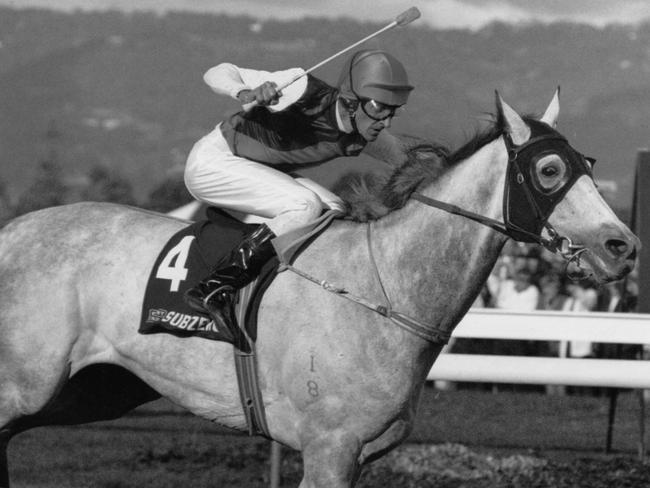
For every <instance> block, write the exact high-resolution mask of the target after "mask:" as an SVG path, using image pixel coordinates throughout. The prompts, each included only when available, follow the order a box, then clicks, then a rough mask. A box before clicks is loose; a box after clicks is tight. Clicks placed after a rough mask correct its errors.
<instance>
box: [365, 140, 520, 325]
mask: <svg viewBox="0 0 650 488" xmlns="http://www.w3.org/2000/svg"><path fill="white" fill-rule="evenodd" d="M506 165H507V156H506V154H505V146H504V144H503V142H502V140H501V139H497V140H496V141H494V142H492V143H490V144H488V145H486V146H484V147H483V148H482V149H480V150H479V151H478V152H477V153H475V154H474V155H473V156H472V157H470V158H468V159H467V160H465V161H462V162H460V163H458V164H457V165H456V166H455V167H454V168H451V169H450V170H449V171H448V172H446V173H445V174H444V175H442V177H441V178H440V179H439V180H437V181H436V182H434V183H433V184H431V185H430V186H429V187H428V188H426V189H425V190H424V191H423V193H425V194H426V195H427V196H429V197H431V198H435V199H437V200H440V201H444V202H447V203H451V204H454V205H457V206H460V207H462V208H464V209H466V210H469V211H473V212H475V213H478V214H481V215H484V216H486V217H491V218H495V219H498V220H500V221H502V215H503V211H502V199H503V188H504V181H505V169H506ZM373 231H374V232H373V247H374V248H375V250H376V251H375V252H376V257H377V262H378V268H379V272H380V275H381V277H382V280H383V281H384V286H385V287H386V291H387V294H388V295H389V298H390V300H391V301H392V302H393V307H394V308H395V309H396V310H400V311H402V312H405V313H409V314H410V315H412V316H414V317H416V318H420V319H421V320H423V321H426V322H429V323H434V324H436V325H439V326H442V327H443V328H445V329H446V330H451V329H452V328H453V327H454V326H455V324H456V323H457V322H458V320H460V318H461V317H462V315H463V314H464V313H465V312H466V310H467V308H469V307H470V306H471V304H472V302H473V301H474V300H475V299H476V296H477V295H478V293H479V292H480V291H481V287H482V286H483V284H484V283H485V281H486V279H487V277H488V275H489V273H490V271H491V269H492V267H493V266H494V264H495V262H496V259H497V257H498V255H499V252H500V251H501V248H502V247H503V244H504V243H505V241H506V238H505V237H504V236H502V235H501V234H499V233H497V232H495V231H493V230H492V229H490V228H488V227H486V226H483V225H481V224H478V223H476V222H473V221H470V220H469V219H467V218H465V217H461V216H457V215H452V214H450V213H447V212H444V211H442V210H439V209H436V208H431V207H428V206H426V205H423V204H422V203H419V202H415V201H411V202H410V203H409V204H408V205H407V206H406V207H405V208H404V209H402V210H400V211H398V212H396V213H394V214H392V215H389V216H388V217H386V218H385V219H382V220H380V221H379V222H377V223H376V224H375V225H374V228H373Z"/></svg>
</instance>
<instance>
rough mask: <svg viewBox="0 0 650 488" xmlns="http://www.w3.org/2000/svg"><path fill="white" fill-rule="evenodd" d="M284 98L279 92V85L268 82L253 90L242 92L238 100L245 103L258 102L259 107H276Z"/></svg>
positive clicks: (238, 95)
mask: <svg viewBox="0 0 650 488" xmlns="http://www.w3.org/2000/svg"><path fill="white" fill-rule="evenodd" d="M281 96H282V92H281V91H279V90H278V85H277V84H276V83H274V82H273V81H266V82H264V83H262V84H261V85H260V86H258V87H256V88H253V89H252V90H242V91H240V92H239V93H238V94H237V98H239V100H240V101H241V102H242V103H244V104H248V103H251V102H257V104H258V105H263V106H265V105H275V104H276V103H278V99H279V98H280V97H281Z"/></svg>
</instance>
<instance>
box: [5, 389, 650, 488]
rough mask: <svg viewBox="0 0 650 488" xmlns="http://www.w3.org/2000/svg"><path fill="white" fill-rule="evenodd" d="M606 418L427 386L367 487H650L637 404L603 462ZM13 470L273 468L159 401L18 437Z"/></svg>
mask: <svg viewBox="0 0 650 488" xmlns="http://www.w3.org/2000/svg"><path fill="white" fill-rule="evenodd" d="M608 408H609V400H608V399H607V397H593V396H581V395H568V396H551V395H543V394H540V393H513V392H507V391H501V392H500V393H498V394H493V393H489V392H481V391H467V390H464V391H438V390H435V389H434V388H431V387H426V388H425V390H424V393H423V396H422V401H421V403H420V408H419V412H418V419H417V422H416V425H415V428H414V431H413V433H412V435H411V436H410V438H409V440H408V441H407V442H406V443H405V444H404V445H402V446H401V447H400V448H398V449H396V450H395V451H393V452H392V453H390V454H389V455H387V456H386V457H385V458H383V459H381V460H379V461H377V462H375V463H373V464H371V465H370V466H369V467H366V469H365V470H364V474H363V475H362V478H361V481H360V483H359V485H358V486H361V487H364V488H370V487H417V488H428V487H431V488H434V487H435V488H488V487H499V488H501V487H503V488H506V487H508V488H510V487H512V488H518V487H521V488H524V487H525V488H533V487H548V488H565V487H566V488H570V487H571V488H572V487H589V488H599V487H603V488H605V487H607V488H609V487H613V486H616V487H650V466H649V465H646V464H644V463H642V462H640V461H639V460H638V458H637V449H638V442H639V408H640V407H639V400H638V396H637V395H636V393H634V392H629V391H626V392H623V393H622V394H621V395H620V397H619V401H618V408H617V412H616V423H615V425H614V436H613V443H612V448H613V453H611V454H604V453H603V450H604V446H605V438H606V430H607V414H608ZM648 410H650V409H648ZM648 410H646V421H647V420H648V417H650V414H649V413H648ZM9 463H10V474H11V478H12V482H13V484H12V486H13V487H17V488H54V487H56V488H73V487H74V488H86V487H98V488H127V487H129V488H130V487H133V488H135V487H138V488H144V487H157V488H167V487H169V488H171V487H179V486H185V487H190V486H191V487H197V488H203V487H217V486H218V487H220V488H235V487H237V488H239V487H246V488H257V487H260V488H261V487H267V486H268V485H269V466H270V465H269V443H268V441H266V440H264V439H260V438H248V437H246V436H244V435H241V434H237V433H233V432H232V431H229V430H225V429H223V428H220V427H219V426H216V425H213V424H211V423H210V422H208V421H205V420H202V419H199V418H196V417H194V416H191V415H188V414H185V413H184V412H183V411H182V410H180V409H178V408H175V407H174V406H172V405H170V404H169V403H167V402H165V401H162V400H161V401H158V402H154V403H152V404H149V405H146V406H143V407H141V408H139V409H138V410H136V411H135V412H133V413H132V414H130V415H129V416H127V417H124V418H122V419H119V420H116V421H112V422H99V423H94V424H86V425H80V426H72V427H46V428H39V429H34V430H31V431H28V432H25V433H23V434H20V435H19V436H17V437H16V438H15V439H13V440H12V442H11V444H10V449H9ZM301 470H302V467H301V461H300V457H299V455H298V453H295V452H293V451H290V450H289V449H284V450H283V459H282V486H287V487H295V486H298V484H299V481H300V478H301Z"/></svg>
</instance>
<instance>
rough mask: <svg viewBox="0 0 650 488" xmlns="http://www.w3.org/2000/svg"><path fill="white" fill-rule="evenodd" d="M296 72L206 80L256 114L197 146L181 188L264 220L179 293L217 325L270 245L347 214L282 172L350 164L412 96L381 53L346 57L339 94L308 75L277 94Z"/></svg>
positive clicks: (227, 124) (269, 253)
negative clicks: (322, 219) (329, 212)
mask: <svg viewBox="0 0 650 488" xmlns="http://www.w3.org/2000/svg"><path fill="white" fill-rule="evenodd" d="M302 73H304V70H302V69H300V68H294V69H290V70H286V71H277V72H266V71H256V70H251V69H245V68H239V67H237V66H234V65H233V64H229V63H223V64H219V65H217V66H215V67H213V68H210V69H209V70H208V71H207V72H206V73H205V75H204V80H205V82H206V83H207V84H208V85H209V86H210V88H212V90H214V91H215V92H216V93H219V94H222V95H229V96H231V97H233V98H236V99H237V100H239V101H240V102H242V103H243V104H248V103H251V102H255V103H256V106H255V107H254V108H252V109H251V110H249V111H245V110H242V111H240V112H238V113H236V114H234V115H232V116H230V117H229V118H228V119H226V120H225V121H223V122H221V123H220V124H219V125H217V127H216V128H215V129H214V130H213V131H212V132H210V133H209V134H208V135H206V136H205V137H203V138H202V139H200V140H199V141H198V142H197V143H196V144H195V145H194V147H193V149H192V151H191V153H190V155H189V157H188V160H187V165H186V169H185V184H186V185H187V188H188V190H189V192H190V193H191V194H192V195H193V196H194V198H196V199H197V200H200V201H203V202H206V203H208V204H210V205H214V206H216V207H220V208H223V209H226V210H230V211H235V212H244V213H245V214H252V215H256V216H260V217H264V218H266V219H267V220H266V222H265V223H264V224H262V225H260V226H259V227H258V228H257V229H256V230H255V231H254V232H253V233H252V234H251V235H249V236H247V237H246V238H245V239H244V240H243V242H241V243H240V245H239V246H237V247H236V248H235V249H233V250H232V252H231V253H230V255H229V257H227V258H226V259H225V260H223V261H222V262H221V263H220V264H219V265H217V267H216V268H215V269H214V270H213V272H212V273H211V274H210V275H209V276H208V277H207V278H205V279H204V280H203V281H201V282H200V283H198V284H197V285H196V286H195V287H194V288H192V289H190V290H188V291H187V292H186V294H185V300H186V302H187V303H188V304H189V305H190V306H191V307H192V308H194V309H196V310H199V311H201V312H208V313H209V314H210V315H211V316H212V317H213V318H214V319H215V321H218V322H220V323H223V322H224V319H225V322H226V323H228V321H229V320H231V319H232V310H233V307H232V303H233V298H234V295H235V292H236V291H237V290H238V289H240V288H242V287H243V286H245V285H247V284H248V283H250V282H251V281H252V280H253V279H255V277H256V276H257V274H258V273H259V271H260V270H261V268H262V266H263V265H264V264H265V263H266V262H267V261H268V260H269V259H271V258H272V257H273V256H274V255H275V250H274V248H273V245H272V244H271V239H273V238H275V237H276V236H279V235H281V234H284V233H286V232H289V231H292V230H295V229H297V228H299V227H301V226H304V225H305V224H307V223H309V222H312V221H313V220H315V219H316V218H317V217H319V215H320V214H321V212H322V211H323V209H336V210H339V211H341V212H344V211H345V204H344V203H343V201H342V200H340V199H339V198H338V197H337V196H336V195H334V194H333V193H331V192H330V191H329V190H327V189H325V188H324V187H322V186H320V185H318V184H316V183H315V182H313V181H310V180H307V179H304V178H297V179H296V178H293V177H292V176H289V175H288V174H286V172H287V171H290V170H291V169H292V168H295V167H297V166H299V165H301V164H308V163H320V162H324V161H328V160H331V159H334V158H337V157H341V156H357V155H358V154H359V153H361V151H362V150H363V149H364V148H365V147H366V145H367V144H368V143H371V142H373V141H375V140H377V138H378V136H379V134H380V132H382V130H383V129H384V128H386V127H388V126H390V123H391V119H392V117H393V116H394V115H395V111H396V110H397V109H398V108H399V107H400V106H402V105H404V104H405V103H406V101H407V99H408V96H409V93H410V91H411V90H412V89H413V87H412V86H411V85H410V84H409V82H408V78H407V75H406V70H405V69H404V67H403V66H402V64H401V63H400V62H399V61H398V60H397V59H395V58H394V57H393V56H391V55H390V54H388V53H386V52H383V51H378V50H365V51H359V52H357V53H355V54H354V55H353V56H351V58H350V59H349V60H348V61H347V62H346V64H345V66H344V69H343V70H342V73H341V76H340V78H339V81H338V84H337V87H336V88H334V87H332V86H330V85H328V84H326V83H325V82H323V81H321V80H319V79H318V78H315V77H313V76H311V75H307V76H303V77H302V78H300V79H298V80H297V81H295V82H294V83H292V84H291V85H289V86H288V87H287V88H285V89H284V90H282V92H280V91H278V89H277V87H278V86H280V85H282V84H284V83H286V82H288V81H290V80H292V79H294V78H295V77H296V76H297V75H300V74H302Z"/></svg>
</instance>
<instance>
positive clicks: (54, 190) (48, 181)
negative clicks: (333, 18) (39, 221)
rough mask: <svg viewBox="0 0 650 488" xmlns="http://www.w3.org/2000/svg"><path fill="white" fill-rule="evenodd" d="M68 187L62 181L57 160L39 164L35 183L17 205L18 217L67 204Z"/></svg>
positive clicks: (24, 193)
mask: <svg viewBox="0 0 650 488" xmlns="http://www.w3.org/2000/svg"><path fill="white" fill-rule="evenodd" d="M68 191H69V189H68V187H67V186H66V185H65V183H64V182H63V179H62V171H61V167H60V166H59V164H58V163H57V162H56V161H55V160H51V159H48V160H45V161H42V162H41V163H40V164H39V167H38V170H37V173H36V178H35V179H34V182H33V183H32V184H31V185H30V186H29V187H28V188H27V190H25V191H24V192H23V194H22V195H21V196H20V198H19V199H18V204H17V205H16V215H22V214H25V213H27V212H32V211H34V210H39V209H41V208H45V207H53V206H55V205H62V204H64V203H66V201H67V197H68Z"/></svg>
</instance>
